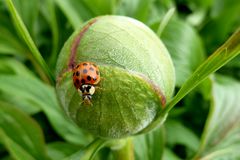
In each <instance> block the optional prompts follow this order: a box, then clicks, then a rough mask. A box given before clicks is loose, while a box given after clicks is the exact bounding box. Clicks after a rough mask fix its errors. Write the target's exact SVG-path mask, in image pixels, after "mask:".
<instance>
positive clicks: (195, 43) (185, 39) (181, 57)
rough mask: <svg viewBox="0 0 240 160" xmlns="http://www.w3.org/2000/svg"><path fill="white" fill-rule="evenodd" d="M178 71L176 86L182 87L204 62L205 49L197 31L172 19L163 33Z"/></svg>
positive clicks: (162, 36) (162, 35) (163, 38)
mask: <svg viewBox="0 0 240 160" xmlns="http://www.w3.org/2000/svg"><path fill="white" fill-rule="evenodd" d="M161 39H162V40H163V42H164V44H165V45H166V47H167V49H168V50H169V53H170V54H171V57H172V59H173V63H174V66H175V69H176V85H177V86H178V87H180V86H181V85H182V84H183V83H184V82H185V81H186V80H187V79H188V78H189V77H190V76H191V74H192V73H193V72H194V71H195V69H196V68H197V67H198V66H199V65H200V64H201V63H202V62H203V60H204V49H203V45H202V42H201V39H200V37H199V35H198V34H197V32H196V30H195V29H194V28H193V27H191V26H190V25H188V24H187V23H186V22H184V21H181V20H180V19H171V20H170V22H169V23H168V24H167V26H166V27H165V29H164V30H163V31H162V34H161Z"/></svg>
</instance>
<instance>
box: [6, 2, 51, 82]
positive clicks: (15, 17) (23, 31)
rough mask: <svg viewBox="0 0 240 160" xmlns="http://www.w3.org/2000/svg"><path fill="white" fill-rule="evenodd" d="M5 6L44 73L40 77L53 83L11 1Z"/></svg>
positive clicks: (49, 72)
mask: <svg viewBox="0 0 240 160" xmlns="http://www.w3.org/2000/svg"><path fill="white" fill-rule="evenodd" d="M6 4H7V6H8V9H9V12H10V14H11V16H12V19H13V22H14V24H15V27H16V29H17V31H18V32H19V34H20V35H21V36H22V38H23V40H24V41H25V43H26V44H27V45H28V47H29V50H30V51H31V53H32V55H33V58H34V60H35V61H36V62H37V63H38V64H39V66H40V67H41V69H42V71H44V72H42V71H40V76H42V77H43V78H44V79H46V77H47V78H48V80H49V81H50V82H52V83H53V81H54V78H53V75H52V73H51V71H50V70H49V68H48V66H47V64H46V62H45V61H44V59H43V57H42V56H41V54H40V52H39V51H38V49H37V47H36V45H35V44H34V42H33V40H32V38H31V36H30V34H29V32H28V30H27V28H26V26H25V25H24V23H23V21H22V20H21V18H20V16H19V14H18V12H17V10H16V9H15V7H14V5H13V3H12V1H11V0H6Z"/></svg>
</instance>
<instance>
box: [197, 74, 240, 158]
mask: <svg viewBox="0 0 240 160" xmlns="http://www.w3.org/2000/svg"><path fill="white" fill-rule="evenodd" d="M212 96H213V99H212V106H211V109H210V113H209V116H208V119H207V123H206V125H205V129H204V133H203V136H202V140H201V147H200V149H199V153H198V157H202V159H221V158H225V159H239V158H240V153H239V149H240V137H239V134H240V117H239V112H240V105H239V99H240V83H239V82H238V81H236V80H234V79H231V78H228V77H225V76H220V75H216V76H214V79H213V90H212Z"/></svg>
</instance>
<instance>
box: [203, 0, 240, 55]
mask: <svg viewBox="0 0 240 160" xmlns="http://www.w3.org/2000/svg"><path fill="white" fill-rule="evenodd" d="M239 10H240V3H239V1H238V0H214V1H213V4H212V6H211V10H210V14H209V16H208V19H206V23H205V24H204V26H202V29H201V35H202V37H203V39H204V42H205V44H206V48H207V49H208V51H210V52H212V51H213V50H214V49H215V48H217V47H218V46H219V45H220V44H222V43H223V42H224V40H225V39H226V38H227V36H229V34H231V33H232V32H233V31H234V30H235V29H237V27H239V25H240V21H239ZM213 28H214V29H213Z"/></svg>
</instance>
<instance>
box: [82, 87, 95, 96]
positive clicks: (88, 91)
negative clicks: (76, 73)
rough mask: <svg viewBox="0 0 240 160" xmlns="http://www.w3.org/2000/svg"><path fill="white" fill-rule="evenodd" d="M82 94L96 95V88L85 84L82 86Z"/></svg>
mask: <svg viewBox="0 0 240 160" xmlns="http://www.w3.org/2000/svg"><path fill="white" fill-rule="evenodd" d="M80 90H81V92H82V94H83V95H84V94H89V95H93V94H94V93H95V87H94V86H93V85H90V84H84V85H82V86H81V88H80Z"/></svg>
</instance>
